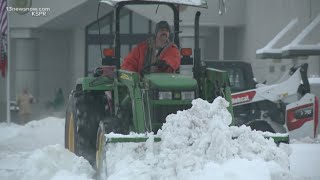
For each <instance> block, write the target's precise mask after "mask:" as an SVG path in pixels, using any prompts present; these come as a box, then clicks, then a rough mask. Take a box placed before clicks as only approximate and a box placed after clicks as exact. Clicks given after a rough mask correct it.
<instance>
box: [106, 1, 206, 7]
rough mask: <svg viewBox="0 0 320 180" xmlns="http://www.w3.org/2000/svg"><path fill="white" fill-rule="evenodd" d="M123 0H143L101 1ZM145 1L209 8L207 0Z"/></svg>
mask: <svg viewBox="0 0 320 180" xmlns="http://www.w3.org/2000/svg"><path fill="white" fill-rule="evenodd" d="M122 1H140V2H141V0H101V1H100V2H103V3H107V4H109V5H111V6H114V5H116V4H117V3H119V2H122ZM145 2H155V3H157V2H160V3H172V4H181V5H187V6H195V7H200V8H208V5H207V1H205V0H146V1H145Z"/></svg>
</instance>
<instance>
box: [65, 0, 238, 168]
mask: <svg viewBox="0 0 320 180" xmlns="http://www.w3.org/2000/svg"><path fill="white" fill-rule="evenodd" d="M109 2H111V4H112V3H113V5H114V13H115V16H114V21H113V22H114V27H115V32H114V55H113V56H107V57H106V58H104V60H103V62H102V66H101V67H99V68H97V70H96V72H95V74H94V76H93V77H83V78H80V79H78V81H77V83H76V86H75V89H74V90H73V91H72V92H71V94H70V96H69V102H68V107H67V111H66V124H65V147H66V148H67V149H69V150H70V151H71V152H73V153H75V154H76V155H78V156H83V157H84V158H85V159H87V160H88V161H89V162H90V163H91V165H92V166H93V167H95V168H96V169H97V170H98V171H101V168H102V164H101V163H102V160H103V159H104V155H105V153H104V148H105V144H106V143H116V142H143V141H146V140H147V138H148V137H147V136H144V135H143V134H147V132H154V133H155V134H156V132H157V131H158V130H159V129H160V128H161V127H162V124H163V123H164V122H165V118H166V116H167V115H169V114H171V113H176V112H177V111H178V110H184V109H189V108H190V107H191V102H192V100H194V99H196V98H202V99H205V100H207V101H209V102H212V101H213V100H214V99H215V98H216V97H218V96H222V97H224V98H225V99H226V100H227V101H229V102H230V104H231V91H230V87H229V78H228V74H227V72H226V71H221V70H217V69H213V68H207V67H205V66H204V65H203V64H202V63H201V57H200V49H199V17H200V12H197V13H196V15H195V25H194V27H195V44H194V47H195V49H194V55H193V57H191V55H190V53H189V54H188V53H182V55H183V56H182V57H181V62H182V64H191V65H193V76H192V77H190V76H185V75H182V74H179V73H151V74H144V75H143V76H141V75H140V74H138V73H136V72H130V71H125V70H121V69H120V51H121V48H120V47H121V38H120V36H121V34H120V22H119V21H120V12H121V10H122V9H123V8H124V7H125V6H126V5H146V7H148V5H159V6H168V7H169V8H171V9H172V11H173V15H174V17H173V24H174V27H173V29H174V30H173V34H172V35H173V41H174V43H175V44H176V45H177V46H178V47H179V48H181V47H180V46H179V32H180V31H179V23H180V19H179V9H178V5H181V3H182V4H183V5H190V6H195V7H199V8H206V7H207V5H206V2H204V1H203V2H201V3H199V4H197V3H194V2H191V1H185V2H183V1H178V0H176V1H174V0H170V1H169V0H146V1H141V0H131V1H118V0H117V1H109ZM181 49H182V48H181ZM189 51H191V50H190V49H189ZM191 52H192V51H191ZM107 54H110V55H112V54H113V53H107ZM229 111H230V113H231V114H232V107H231V106H230V107H229ZM110 132H114V133H117V134H123V135H126V134H129V133H130V132H135V133H137V134H141V136H139V137H130V136H123V137H114V138H108V139H105V134H108V133H110ZM160 140H161V139H160V138H155V141H160Z"/></svg>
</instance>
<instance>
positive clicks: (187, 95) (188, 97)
mask: <svg viewBox="0 0 320 180" xmlns="http://www.w3.org/2000/svg"><path fill="white" fill-rule="evenodd" d="M181 99H182V100H192V99H194V91H186V92H181Z"/></svg>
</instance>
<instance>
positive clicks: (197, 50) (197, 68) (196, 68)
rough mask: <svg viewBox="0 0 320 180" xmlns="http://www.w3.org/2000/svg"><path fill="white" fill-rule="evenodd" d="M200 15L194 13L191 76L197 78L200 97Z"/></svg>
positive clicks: (199, 13)
mask: <svg viewBox="0 0 320 180" xmlns="http://www.w3.org/2000/svg"><path fill="white" fill-rule="evenodd" d="M200 15H201V12H200V11H198V12H197V13H196V15H195V20H194V57H193V59H194V62H193V64H194V65H193V78H194V79H196V80H197V82H198V85H199V86H198V87H199V89H198V90H199V95H200V97H201V96H202V88H203V87H202V86H201V84H202V82H201V80H202V78H201V75H202V73H203V72H201V71H202V69H203V68H201V50H200V47H199V26H200V25H199V21H200Z"/></svg>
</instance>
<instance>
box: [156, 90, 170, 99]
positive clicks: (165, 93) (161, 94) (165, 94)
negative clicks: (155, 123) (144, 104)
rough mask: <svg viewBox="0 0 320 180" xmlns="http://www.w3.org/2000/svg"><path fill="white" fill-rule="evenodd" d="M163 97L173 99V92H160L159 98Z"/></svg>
mask: <svg viewBox="0 0 320 180" xmlns="http://www.w3.org/2000/svg"><path fill="white" fill-rule="evenodd" d="M162 99H172V92H168V91H164V92H159V100H162Z"/></svg>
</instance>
